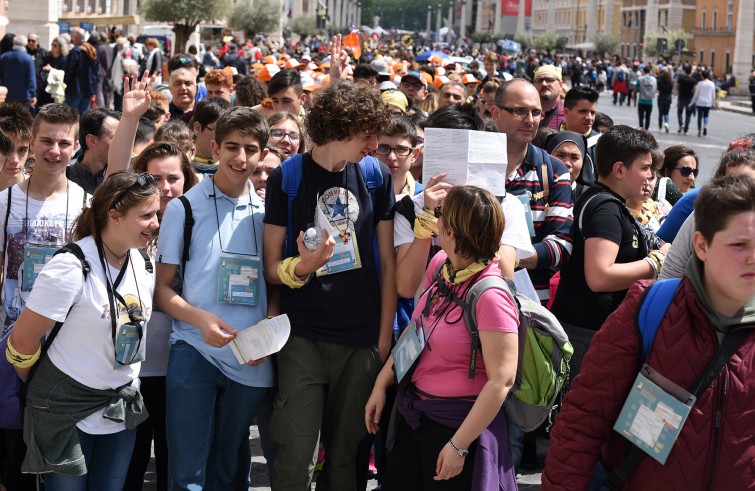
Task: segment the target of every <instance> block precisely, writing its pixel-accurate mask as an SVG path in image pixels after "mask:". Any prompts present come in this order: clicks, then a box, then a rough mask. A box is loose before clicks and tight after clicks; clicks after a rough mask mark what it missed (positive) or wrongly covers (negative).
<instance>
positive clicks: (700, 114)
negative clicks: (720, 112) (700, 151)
mask: <svg viewBox="0 0 755 491" xmlns="http://www.w3.org/2000/svg"><path fill="white" fill-rule="evenodd" d="M709 115H710V108H709V107H703V106H697V131H700V130H702V127H703V124H704V125H705V126H706V127H707V126H708V116H709Z"/></svg>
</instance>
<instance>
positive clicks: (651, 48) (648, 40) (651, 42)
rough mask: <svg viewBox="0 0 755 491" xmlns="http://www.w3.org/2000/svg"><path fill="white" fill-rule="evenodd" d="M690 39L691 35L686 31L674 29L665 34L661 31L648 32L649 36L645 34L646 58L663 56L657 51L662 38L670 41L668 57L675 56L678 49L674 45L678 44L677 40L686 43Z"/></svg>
mask: <svg viewBox="0 0 755 491" xmlns="http://www.w3.org/2000/svg"><path fill="white" fill-rule="evenodd" d="M689 37H690V34H689V33H688V32H687V31H685V30H684V29H674V30H673V31H667V32H663V31H662V30H660V29H659V30H657V31H652V32H648V33H647V34H645V49H644V52H645V56H649V57H651V58H653V57H656V56H662V55H660V54H659V53H658V52H657V50H656V48H657V45H658V39H660V38H666V39H667V40H668V52H667V53H666V56H672V55H675V54H676V48H675V47H674V43H676V40H677V39H684V41H685V42H686V41H687V40H688V39H689Z"/></svg>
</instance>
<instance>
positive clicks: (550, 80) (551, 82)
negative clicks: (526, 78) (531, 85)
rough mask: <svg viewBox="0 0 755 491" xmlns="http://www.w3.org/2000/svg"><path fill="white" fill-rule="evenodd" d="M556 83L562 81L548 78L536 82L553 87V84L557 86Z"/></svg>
mask: <svg viewBox="0 0 755 491" xmlns="http://www.w3.org/2000/svg"><path fill="white" fill-rule="evenodd" d="M556 82H560V80H559V79H557V78H547V77H543V78H538V79H537V80H535V83H536V84H543V85H551V84H555V83H556Z"/></svg>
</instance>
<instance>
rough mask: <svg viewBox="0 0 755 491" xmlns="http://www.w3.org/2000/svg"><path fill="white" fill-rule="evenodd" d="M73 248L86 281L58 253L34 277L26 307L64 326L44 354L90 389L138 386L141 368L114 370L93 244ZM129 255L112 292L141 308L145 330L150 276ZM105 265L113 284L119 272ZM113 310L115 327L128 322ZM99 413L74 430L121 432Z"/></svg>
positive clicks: (69, 257) (135, 255) (72, 260)
mask: <svg viewBox="0 0 755 491" xmlns="http://www.w3.org/2000/svg"><path fill="white" fill-rule="evenodd" d="M76 243H77V244H78V245H79V247H81V250H82V251H83V252H84V255H85V257H86V258H87V261H88V262H89V266H90V268H91V271H90V272H89V275H88V276H87V279H86V281H84V275H83V273H82V270H81V262H80V261H79V260H78V258H76V256H74V255H73V254H58V255H57V256H55V257H54V258H53V259H52V260H51V261H50V262H49V263H47V265H46V266H45V267H44V269H43V270H42V272H41V273H40V274H39V277H38V278H37V281H36V282H35V284H34V288H33V289H32V291H31V293H30V295H29V299H28V301H27V303H26V308H28V309H29V310H32V311H33V312H35V313H37V314H39V315H42V316H44V317H47V318H49V319H52V320H54V321H56V322H64V323H63V326H62V327H61V328H60V332H59V333H58V336H57V337H56V338H55V340H54V341H53V342H52V345H51V346H50V349H49V351H48V352H47V353H48V355H49V357H50V361H51V362H52V363H53V365H55V366H56V367H57V368H58V369H59V370H61V371H62V372H64V373H66V374H67V375H69V376H70V377H71V378H73V379H74V380H76V381H77V382H79V383H81V384H83V385H86V386H87V387H92V388H94V389H100V390H104V389H115V388H117V387H121V386H123V385H126V384H129V383H131V384H138V381H137V377H138V376H139V368H140V366H141V363H134V364H131V365H125V366H119V367H118V368H113V365H114V362H115V351H114V347H113V338H112V324H111V322H110V302H109V299H108V295H107V288H106V286H105V281H106V273H105V271H104V270H103V268H102V263H101V261H100V257H99V254H98V252H97V246H96V244H95V242H94V239H93V238H92V237H86V238H84V239H82V240H80V241H78V242H76ZM129 254H130V258H129V262H128V266H127V270H126V272H125V274H124V275H123V278H122V280H121V282H120V283H119V284H118V288H117V291H118V293H120V294H121V296H122V297H123V298H124V300H125V301H126V302H127V303H128V304H129V305H133V304H137V305H140V306H141V311H142V315H143V316H144V318H145V325H146V326H147V327H146V329H149V324H148V322H146V321H148V320H149V317H150V314H151V313H152V295H153V293H154V291H155V276H154V274H153V273H148V272H147V271H146V268H145V262H144V258H142V256H141V255H140V254H139V252H138V251H136V250H133V249H132V250H131V251H130V252H129ZM106 264H107V263H106ZM107 266H108V268H109V269H110V277H111V278H112V279H113V280H115V278H117V277H118V273H119V271H118V270H117V269H115V268H113V267H112V266H110V265H109V264H107ZM115 305H116V309H118V316H119V318H118V320H117V325H120V324H121V323H124V322H128V314H127V313H126V309H125V308H124V306H123V305H121V304H120V302H118V301H117V300H115ZM71 306H73V308H71ZM69 309H70V310H71V312H70V313H69V312H68V311H69ZM145 341H146V333H145V334H144V337H143V338H142V342H143V343H144V342H145ZM103 412H104V408H103V409H102V410H100V411H98V412H96V413H94V414H92V415H91V416H89V417H87V418H86V419H84V420H83V421H81V422H79V423H78V424H77V427H78V428H79V429H81V430H82V431H84V432H85V433H89V434H95V435H97V434H110V433H116V432H118V431H122V430H123V429H125V425H124V424H122V423H115V422H113V421H110V420H108V419H105V418H103V417H102V413H103Z"/></svg>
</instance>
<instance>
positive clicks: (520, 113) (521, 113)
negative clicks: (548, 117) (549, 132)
mask: <svg viewBox="0 0 755 491" xmlns="http://www.w3.org/2000/svg"><path fill="white" fill-rule="evenodd" d="M496 107H498V108H500V109H503V110H504V111H508V112H510V113H511V114H513V115H514V117H515V118H519V119H524V118H526V117H527V116H530V115H532V119H540V117H541V116H542V115H543V111H542V110H540V109H532V110H529V109H525V108H523V107H506V106H501V105H500V104H496Z"/></svg>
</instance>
